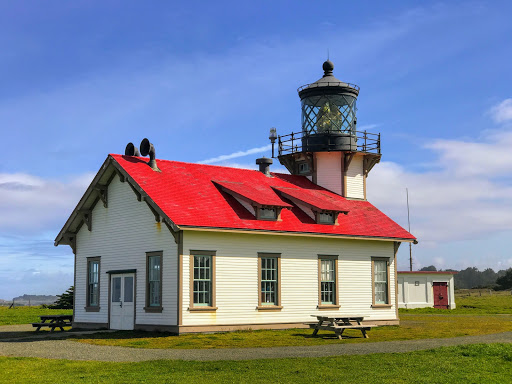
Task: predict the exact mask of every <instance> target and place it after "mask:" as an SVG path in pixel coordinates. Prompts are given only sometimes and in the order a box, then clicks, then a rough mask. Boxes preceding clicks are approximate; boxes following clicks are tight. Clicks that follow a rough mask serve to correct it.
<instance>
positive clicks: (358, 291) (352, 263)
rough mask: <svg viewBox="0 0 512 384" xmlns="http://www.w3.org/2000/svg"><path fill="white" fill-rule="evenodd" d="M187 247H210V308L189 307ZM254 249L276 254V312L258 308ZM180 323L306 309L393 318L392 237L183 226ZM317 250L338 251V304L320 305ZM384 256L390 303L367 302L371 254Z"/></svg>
mask: <svg viewBox="0 0 512 384" xmlns="http://www.w3.org/2000/svg"><path fill="white" fill-rule="evenodd" d="M190 250H210V251H212V250H213V251H216V306H217V307H218V309H217V311H216V312H213V313H200V312H190V311H189V310H188V308H189V305H190V270H189V268H190V265H189V255H190ZM258 252H270V253H280V254H281V305H282V307H283V309H282V310H281V311H280V312H268V311H258V310H257V308H256V307H257V306H258V294H259V286H258ZM183 253H184V256H183V262H182V273H183V305H182V308H181V309H182V324H183V325H185V326H190V325H230V324H231V325H232V324H238V325H243V324H248V325H250V324H265V323H269V324H275V323H303V322H311V321H313V318H312V317H311V315H319V314H324V315H340V314H345V315H347V314H348V315H362V316H365V321H366V320H396V319H397V317H396V312H395V280H394V272H393V271H394V260H393V258H394V248H393V242H385V241H369V240H342V239H330V238H312V237H300V236H279V235H257V234H253V235H251V234H235V233H213V232H204V231H197V232H196V231H185V233H184V240H183ZM318 254H328V255H339V261H338V269H339V271H338V276H339V282H338V294H339V297H340V305H341V307H340V309H339V310H333V311H324V310H322V311H320V310H318V309H317V305H318ZM372 256H378V257H389V258H390V262H391V266H390V292H391V297H390V300H391V304H392V306H391V307H389V308H372V276H371V257H372Z"/></svg>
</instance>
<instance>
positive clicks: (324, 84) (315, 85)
mask: <svg viewBox="0 0 512 384" xmlns="http://www.w3.org/2000/svg"><path fill="white" fill-rule="evenodd" d="M319 87H348V88H354V89H355V90H356V91H357V92H359V89H360V88H359V86H358V85H355V84H352V83H346V82H344V81H323V82H321V83H311V84H305V85H303V86H301V87H299V88H297V92H300V91H302V90H303V89H306V88H319Z"/></svg>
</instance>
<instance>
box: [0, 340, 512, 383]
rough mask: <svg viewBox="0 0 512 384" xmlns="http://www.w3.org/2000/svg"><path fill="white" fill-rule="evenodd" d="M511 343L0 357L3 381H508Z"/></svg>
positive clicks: (511, 377) (509, 378) (1, 379)
mask: <svg viewBox="0 0 512 384" xmlns="http://www.w3.org/2000/svg"><path fill="white" fill-rule="evenodd" d="M511 366H512V345H510V344H478V345H469V346H457V347H449V348H439V349H433V350H429V351H418V352H410V353H390V354H372V355H362V356H356V355H353V356H341V357H324V358H301V359H295V358H287V359H272V360H271V359H268V360H249V361H214V362H197V361H174V360H157V361H146V362H140V363H110V362H95V361H85V362H84V361H69V360H46V359H36V358H16V357H0V372H2V375H0V382H4V383H25V382H37V383H76V382H81V383H101V382H122V383H146V382H147V383H154V382H166V383H176V382H188V383H194V382H215V383H219V382H220V383H224V382H230V383H235V382H236V383H261V382H279V383H310V382H333V383H336V382H341V381H343V382H345V383H358V384H363V383H461V382H467V383H486V384H491V383H509V382H510V381H511V379H512V376H511Z"/></svg>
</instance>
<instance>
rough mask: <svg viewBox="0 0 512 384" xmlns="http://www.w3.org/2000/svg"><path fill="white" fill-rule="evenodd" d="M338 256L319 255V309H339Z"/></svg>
mask: <svg viewBox="0 0 512 384" xmlns="http://www.w3.org/2000/svg"><path fill="white" fill-rule="evenodd" d="M337 308H339V299H338V256H328V255H318V309H337Z"/></svg>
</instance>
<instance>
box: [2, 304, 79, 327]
mask: <svg viewBox="0 0 512 384" xmlns="http://www.w3.org/2000/svg"><path fill="white" fill-rule="evenodd" d="M72 314H73V310H71V309H45V308H41V307H14V308H10V309H9V307H3V306H0V325H13V324H30V323H36V322H39V321H40V320H41V319H39V316H40V315H72Z"/></svg>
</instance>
